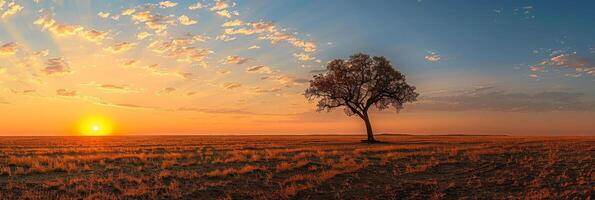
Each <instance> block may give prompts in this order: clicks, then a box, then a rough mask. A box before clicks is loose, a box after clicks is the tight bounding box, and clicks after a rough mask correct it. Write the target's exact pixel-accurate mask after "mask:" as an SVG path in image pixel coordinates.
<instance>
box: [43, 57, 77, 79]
mask: <svg viewBox="0 0 595 200" xmlns="http://www.w3.org/2000/svg"><path fill="white" fill-rule="evenodd" d="M43 72H44V73H45V74H47V75H65V74H70V73H71V70H70V66H69V65H68V62H66V60H64V58H61V57H58V58H51V59H48V60H47V61H46V66H45V68H44V69H43Z"/></svg>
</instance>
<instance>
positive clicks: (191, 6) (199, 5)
mask: <svg viewBox="0 0 595 200" xmlns="http://www.w3.org/2000/svg"><path fill="white" fill-rule="evenodd" d="M204 7H205V6H204V5H202V4H201V3H200V2H196V3H194V4H191V5H190V6H188V9H190V10H198V9H201V8H204Z"/></svg>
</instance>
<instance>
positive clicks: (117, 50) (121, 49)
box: [103, 42, 135, 53]
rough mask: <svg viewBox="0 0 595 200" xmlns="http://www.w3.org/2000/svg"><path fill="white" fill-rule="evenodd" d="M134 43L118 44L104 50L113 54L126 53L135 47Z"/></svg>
mask: <svg viewBox="0 0 595 200" xmlns="http://www.w3.org/2000/svg"><path fill="white" fill-rule="evenodd" d="M134 45H135V44H134V43H130V42H120V43H116V44H114V45H112V46H108V47H106V48H104V49H103V50H106V51H109V52H112V53H120V52H124V51H128V50H130V49H131V48H132V47H134Z"/></svg>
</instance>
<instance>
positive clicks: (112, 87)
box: [81, 82, 143, 93]
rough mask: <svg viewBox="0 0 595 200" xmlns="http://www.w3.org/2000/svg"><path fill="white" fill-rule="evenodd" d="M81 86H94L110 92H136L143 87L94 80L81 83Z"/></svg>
mask: <svg viewBox="0 0 595 200" xmlns="http://www.w3.org/2000/svg"><path fill="white" fill-rule="evenodd" d="M81 85H83V86H89V87H94V88H97V89H99V90H103V91H107V92H111V93H138V92H141V91H142V90H143V89H137V88H132V87H131V86H130V85H128V84H99V83H95V82H89V83H83V84H81Z"/></svg>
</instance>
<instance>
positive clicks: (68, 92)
mask: <svg viewBox="0 0 595 200" xmlns="http://www.w3.org/2000/svg"><path fill="white" fill-rule="evenodd" d="M56 95H59V96H65V97H74V96H76V91H74V90H67V89H58V90H56Z"/></svg>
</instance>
